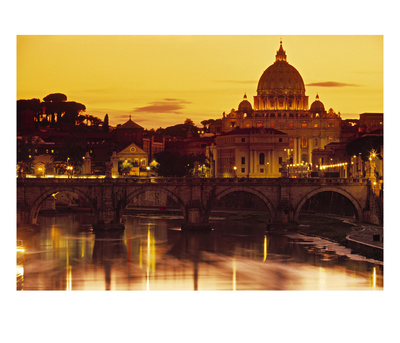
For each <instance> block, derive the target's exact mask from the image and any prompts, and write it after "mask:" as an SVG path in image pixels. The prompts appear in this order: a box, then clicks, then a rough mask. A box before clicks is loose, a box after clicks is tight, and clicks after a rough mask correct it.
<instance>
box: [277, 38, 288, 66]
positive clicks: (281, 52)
mask: <svg viewBox="0 0 400 343" xmlns="http://www.w3.org/2000/svg"><path fill="white" fill-rule="evenodd" d="M280 43H281V45H280V47H279V50H278V51H277V52H276V61H285V62H286V51H285V50H283V47H282V40H281V42H280Z"/></svg>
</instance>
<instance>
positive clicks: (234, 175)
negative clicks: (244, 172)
mask: <svg viewBox="0 0 400 343" xmlns="http://www.w3.org/2000/svg"><path fill="white" fill-rule="evenodd" d="M236 169H237V167H236V166H234V167H233V177H236Z"/></svg>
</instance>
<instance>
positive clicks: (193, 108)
mask: <svg viewBox="0 0 400 343" xmlns="http://www.w3.org/2000/svg"><path fill="white" fill-rule="evenodd" d="M280 40H282V42H283V48H284V50H286V55H287V61H288V63H289V64H291V65H292V66H294V67H295V68H296V69H297V70H298V71H299V73H300V74H301V76H302V78H303V81H304V83H305V87H306V95H308V96H309V106H310V105H311V103H312V102H313V101H314V100H315V96H316V94H318V95H319V98H320V100H321V101H322V102H323V103H324V105H325V108H326V109H329V108H332V109H333V110H334V111H335V112H340V113H341V115H342V118H343V119H348V118H355V119H358V118H359V114H360V113H364V112H379V113H383V112H384V108H383V103H384V99H383V71H384V63H383V62H384V56H383V43H384V38H383V35H256V34H251V35H212V34H208V35H184V34H181V35H35V34H33V35H17V37H16V42H17V43H16V44H17V46H16V47H17V53H16V57H17V59H16V68H17V77H16V80H17V99H31V98H39V99H43V98H44V97H45V96H46V95H48V94H50V93H63V94H65V95H67V98H68V100H69V101H76V102H80V103H83V104H84V105H85V106H86V114H90V115H94V116H97V117H99V118H101V119H104V116H105V114H106V113H107V114H108V115H109V120H110V124H111V125H113V126H115V125H117V124H123V123H124V122H126V121H127V120H128V119H129V115H131V117H132V120H133V121H135V122H136V123H138V124H139V125H141V126H143V127H144V128H146V129H151V128H154V129H157V128H159V127H166V126H170V125H175V124H179V123H183V122H184V121H185V119H186V118H190V119H192V120H193V121H194V123H195V124H196V125H198V126H200V125H201V124H200V123H201V121H203V120H206V119H219V118H221V117H222V113H223V112H229V111H230V110H231V109H232V108H235V109H237V107H238V104H239V103H240V102H241V101H242V100H243V96H244V94H246V95H247V97H248V99H249V101H250V102H251V103H252V104H253V97H254V96H255V95H256V89H257V84H258V80H259V78H260V77H261V75H262V73H263V72H264V70H265V69H267V68H268V67H269V66H270V65H271V64H273V63H274V61H275V54H276V51H277V50H278V49H279V44H280Z"/></svg>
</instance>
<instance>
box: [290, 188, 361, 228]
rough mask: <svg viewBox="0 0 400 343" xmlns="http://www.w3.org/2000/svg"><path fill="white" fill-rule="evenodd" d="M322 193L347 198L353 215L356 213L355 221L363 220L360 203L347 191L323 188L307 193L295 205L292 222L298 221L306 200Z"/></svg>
mask: <svg viewBox="0 0 400 343" xmlns="http://www.w3.org/2000/svg"><path fill="white" fill-rule="evenodd" d="M323 192H334V193H338V194H341V195H343V196H344V197H345V198H347V199H348V200H349V201H350V202H351V203H352V204H353V206H354V209H355V213H356V219H357V221H362V218H363V214H362V207H361V205H360V203H359V202H358V201H357V200H356V199H355V198H354V197H353V196H352V195H351V194H350V193H349V192H347V191H345V190H343V189H341V188H337V187H324V188H318V189H314V190H313V191H311V192H309V193H308V194H306V195H305V196H304V197H303V198H302V199H301V200H300V201H299V202H298V204H297V205H296V207H295V209H296V210H295V213H294V221H298V219H299V215H300V211H301V209H302V207H303V205H304V204H305V203H306V201H307V200H308V199H310V198H311V197H313V196H314V195H317V194H319V193H323Z"/></svg>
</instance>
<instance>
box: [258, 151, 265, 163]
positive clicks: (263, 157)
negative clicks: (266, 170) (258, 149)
mask: <svg viewBox="0 0 400 343" xmlns="http://www.w3.org/2000/svg"><path fill="white" fill-rule="evenodd" d="M259 160H260V165H263V164H264V163H265V155H264V153H263V152H262V153H261V154H260V158H259Z"/></svg>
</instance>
